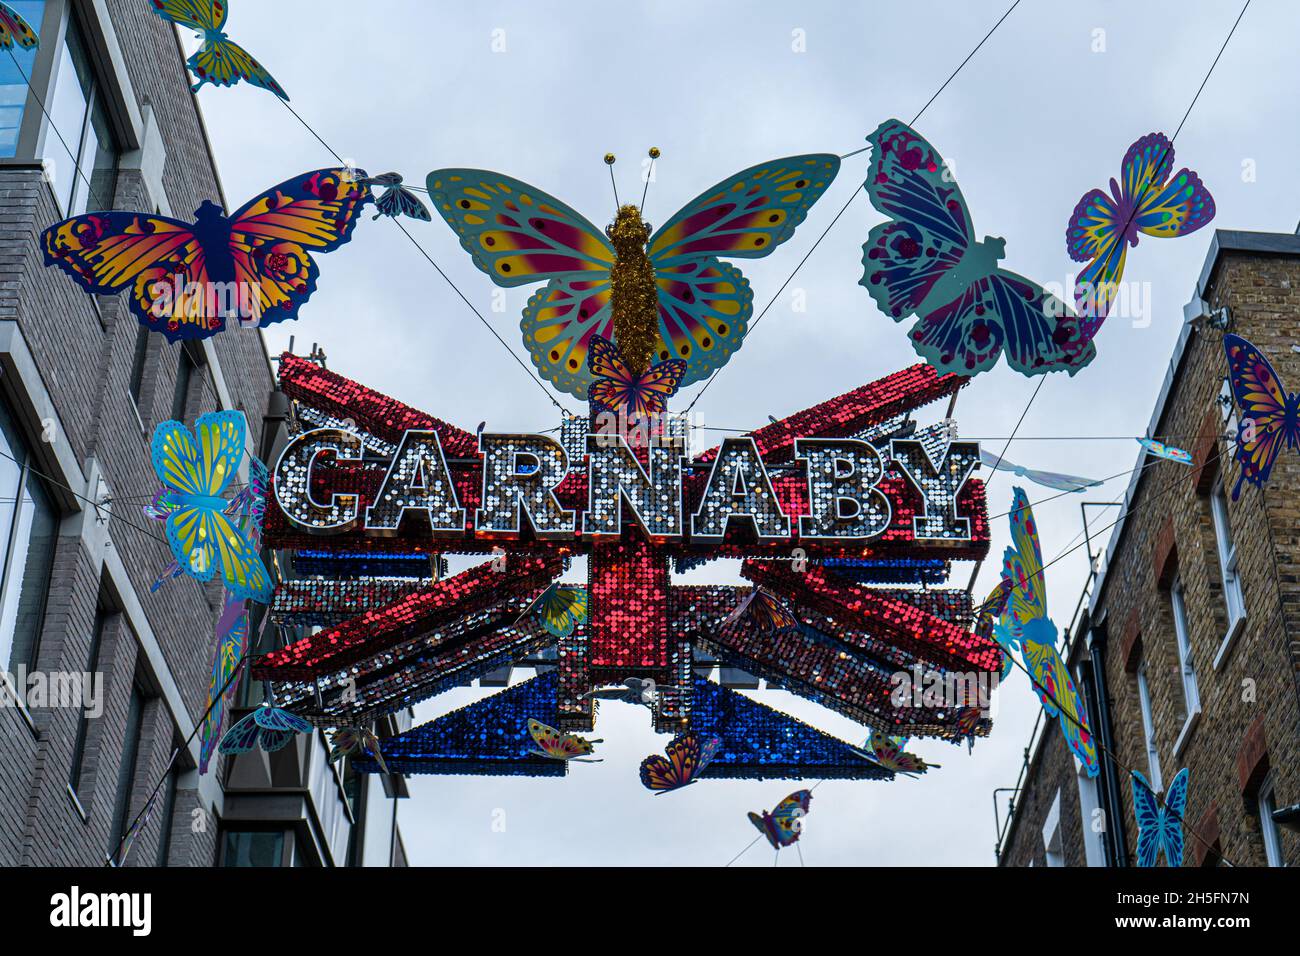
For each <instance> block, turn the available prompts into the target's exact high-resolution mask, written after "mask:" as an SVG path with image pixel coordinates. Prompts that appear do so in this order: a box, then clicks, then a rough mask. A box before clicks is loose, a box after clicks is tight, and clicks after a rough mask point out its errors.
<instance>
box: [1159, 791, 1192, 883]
mask: <svg viewBox="0 0 1300 956" xmlns="http://www.w3.org/2000/svg"><path fill="white" fill-rule="evenodd" d="M1190 783H1191V771H1190V770H1189V769H1188V768H1187V767H1184V768H1183V769H1182V770H1180V771H1178V775H1177V776H1176V777H1174V782H1173V783H1171V784H1170V785H1169V790H1168V791H1167V792H1166V793H1165V805H1164V808H1163V809H1162V810H1161V811H1160V828H1159V829H1160V845H1161V846H1162V847H1164V851H1165V865H1166V866H1182V865H1183V849H1184V846H1183V816H1184V814H1185V813H1186V811H1187V788H1188V786H1189V785H1190Z"/></svg>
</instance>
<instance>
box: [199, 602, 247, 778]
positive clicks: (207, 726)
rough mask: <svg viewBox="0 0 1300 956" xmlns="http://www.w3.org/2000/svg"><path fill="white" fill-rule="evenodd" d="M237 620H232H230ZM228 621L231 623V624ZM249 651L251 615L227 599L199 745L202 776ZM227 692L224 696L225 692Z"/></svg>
mask: <svg viewBox="0 0 1300 956" xmlns="http://www.w3.org/2000/svg"><path fill="white" fill-rule="evenodd" d="M232 617H233V618H234V619H233V621H231V620H230V619H231V618H232ZM228 622H229V623H228ZM247 650H248V614H247V612H246V611H245V609H244V606H243V602H241V601H234V600H228V601H227V604H226V608H225V610H224V611H223V613H222V615H221V619H220V620H219V621H218V622H217V646H216V650H215V651H214V652H213V655H212V675H211V678H210V679H209V681H208V706H209V709H208V717H207V719H206V720H205V721H204V722H203V733H202V736H201V741H200V746H199V773H200V774H204V773H207V772H208V764H209V762H210V761H211V759H212V754H213V752H214V751H215V750H216V746H217V743H218V739H219V734H220V733H221V724H222V722H223V721H224V720H225V716H226V708H228V707H229V706H230V705H231V704H232V703H233V702H234V696H235V690H236V688H237V686H238V682H236V681H234V680H233V677H234V674H235V668H237V667H238V666H239V662H240V661H241V660H242V659H243V657H244V654H245V652H246V651H247ZM223 690H224V693H223Z"/></svg>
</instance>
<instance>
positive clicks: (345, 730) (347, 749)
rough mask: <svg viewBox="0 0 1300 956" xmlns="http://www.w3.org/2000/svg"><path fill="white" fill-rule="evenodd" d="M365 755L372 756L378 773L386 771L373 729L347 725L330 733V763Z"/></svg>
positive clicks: (382, 754)
mask: <svg viewBox="0 0 1300 956" xmlns="http://www.w3.org/2000/svg"><path fill="white" fill-rule="evenodd" d="M366 755H369V756H370V757H372V758H374V761H375V763H376V764H378V765H379V772H380V773H388V764H386V763H385V762H384V753H383V750H382V749H381V748H380V745H379V738H378V737H377V736H375V733H374V731H372V730H368V729H366V728H365V727H351V726H347V727H339V728H338V729H337V730H335V731H334V733H332V734H331V735H330V756H329V761H330V763H332V764H333V763H338V761H340V760H342V759H343V758H344V757H355V756H366Z"/></svg>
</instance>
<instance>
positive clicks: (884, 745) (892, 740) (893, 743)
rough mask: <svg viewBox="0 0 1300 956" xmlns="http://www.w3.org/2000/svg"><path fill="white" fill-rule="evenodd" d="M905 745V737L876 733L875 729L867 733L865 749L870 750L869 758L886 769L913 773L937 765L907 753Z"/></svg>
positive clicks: (922, 771)
mask: <svg viewBox="0 0 1300 956" xmlns="http://www.w3.org/2000/svg"><path fill="white" fill-rule="evenodd" d="M906 746H907V738H906V737H890V736H888V735H887V734H880V733H876V731H875V730H872V731H871V732H870V733H869V734H868V735H867V749H868V750H870V751H871V759H872V760H874V761H875V762H876V763H878V764H880V765H881V766H882V767H884V768H885V769H886V770H892V771H894V772H895V773H905V774H909V775H915V774H922V773H925V772H926V771H927V770H929V769H930V768H931V767H935V768H937V767H938V766H939V765H938V764H937V763H926V762H925V761H924V760H922V759H921V758H920V757H918V756H917V755H916V754H912V753H908V752H907V751H906V750H904V749H903V748H905V747H906Z"/></svg>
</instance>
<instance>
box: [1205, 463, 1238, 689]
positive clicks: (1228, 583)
mask: <svg viewBox="0 0 1300 956" xmlns="http://www.w3.org/2000/svg"><path fill="white" fill-rule="evenodd" d="M1210 516H1211V518H1212V519H1213V522H1214V548H1215V552H1216V553H1217V554H1218V556H1219V574H1220V577H1221V580H1222V581H1223V602H1224V607H1225V610H1226V611H1227V615H1228V629H1227V631H1226V632H1225V634H1224V635H1223V640H1222V642H1220V644H1219V649H1218V651H1217V652H1216V653H1215V655H1214V663H1213V668H1214V670H1216V671H1217V670H1219V668H1221V667H1222V666H1223V663H1224V661H1225V660H1227V657H1228V654H1229V653H1230V652H1231V651H1232V647H1233V645H1234V644H1235V643H1236V641H1237V636H1238V635H1239V634H1240V633H1241V630H1242V627H1243V626H1244V625H1245V623H1246V595H1245V592H1244V591H1243V589H1242V586H1241V574H1240V571H1239V561H1240V555H1239V554H1238V550H1237V543H1236V541H1235V540H1233V536H1232V523H1231V521H1229V519H1228V497H1227V495H1226V494H1225V493H1224V488H1223V476H1222V475H1219V476H1217V477H1216V478H1215V479H1214V484H1213V485H1212V486H1211V488H1210Z"/></svg>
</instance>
